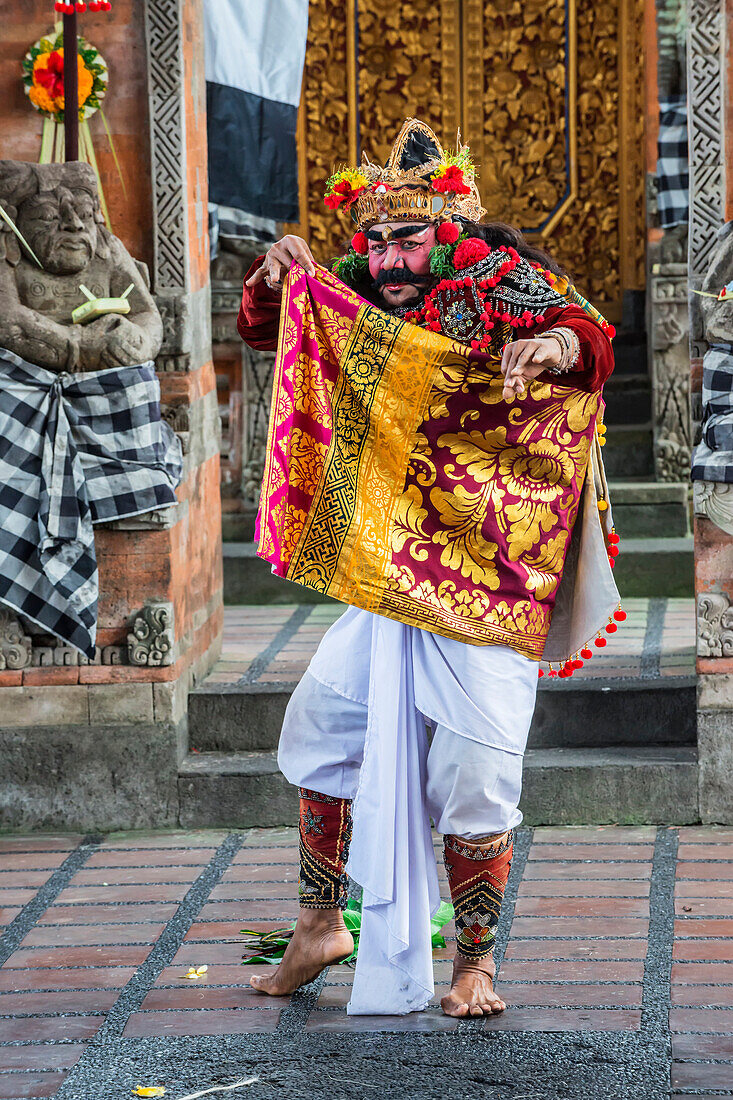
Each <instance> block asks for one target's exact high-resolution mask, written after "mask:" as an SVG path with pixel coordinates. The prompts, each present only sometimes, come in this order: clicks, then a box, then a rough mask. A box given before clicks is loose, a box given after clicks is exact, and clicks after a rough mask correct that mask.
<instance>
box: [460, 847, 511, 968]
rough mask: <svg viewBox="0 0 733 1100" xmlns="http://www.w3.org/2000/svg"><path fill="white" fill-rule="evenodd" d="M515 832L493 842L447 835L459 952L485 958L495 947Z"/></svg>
mask: <svg viewBox="0 0 733 1100" xmlns="http://www.w3.org/2000/svg"><path fill="white" fill-rule="evenodd" d="M513 841H514V834H513V832H512V831H509V832H508V833H504V834H503V836H499V837H497V838H496V839H495V840H492V841H488V840H486V841H481V840H478V841H467V840H464V839H463V838H462V837H460V836H450V835H449V836H446V837H445V838H444V841H443V859H444V862H445V869H446V872H447V875H448V882H449V883H450V892H451V898H452V900H453V908H454V909H455V914H456V940H457V948H458V953H459V954H460V955H463V956H464V957H465V958H467V959H483V958H485V957H486V956H487V955H490V954H491V952H492V951H493V950H494V940H495V939H496V926H497V924H498V923H499V912H500V910H501V903H502V900H503V897H504V889H505V887H506V881H507V879H508V877H509V868H510V867H511V863H512V848H513Z"/></svg>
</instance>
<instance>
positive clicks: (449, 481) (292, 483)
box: [257, 266, 613, 659]
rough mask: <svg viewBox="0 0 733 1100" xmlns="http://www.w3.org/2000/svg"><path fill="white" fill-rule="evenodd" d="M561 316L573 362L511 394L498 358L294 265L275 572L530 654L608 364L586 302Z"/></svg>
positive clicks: (544, 625) (278, 435)
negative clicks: (505, 393) (568, 329)
mask: <svg viewBox="0 0 733 1100" xmlns="http://www.w3.org/2000/svg"><path fill="white" fill-rule="evenodd" d="M556 312H557V318H555V317H552V318H550V317H548V318H547V327H549V324H550V323H557V321H558V318H559V317H562V323H563V324H567V323H572V326H573V328H574V329H575V331H576V332H577V333H578V334H579V338H580V343H581V350H582V353H583V355H584V357H585V358H584V362H583V368H584V369H583V370H581V371H580V372H578V374H577V376H576V375H575V374H573V375H572V376H558V377H556V376H552V375H549V374H545V375H542V376H540V378H538V379H536V380H535V381H533V382H532V383H530V385H529V386H528V387H527V389H526V391H525V393H524V394H522V395H520V396H518V397H515V398H514V399H512V400H511V401H510V402H506V401H505V400H504V399H503V397H502V388H503V378H502V375H501V371H500V369H499V360H498V359H496V358H494V357H490V356H487V355H484V354H482V353H479V352H476V351H473V350H472V349H471V348H469V347H467V346H466V345H464V344H461V343H458V342H456V341H453V340H450V339H447V338H446V337H444V336H442V335H439V334H437V333H434V332H429V331H426V330H424V329H422V328H419V327H417V326H415V325H412V324H409V323H407V322H405V321H402V320H399V319H398V318H396V317H393V316H390V315H388V314H386V313H384V312H383V311H381V310H379V309H377V308H376V307H374V306H372V305H370V304H369V303H368V302H365V301H364V300H363V299H362V298H360V297H359V296H358V295H357V294H356V293H355V292H354V291H352V290H350V289H349V288H348V287H346V286H345V285H344V284H343V283H341V282H340V281H339V280H338V279H337V278H336V277H335V276H333V275H331V274H330V273H329V272H328V271H326V270H324V269H323V268H318V269H317V273H316V275H315V276H307V275H306V274H305V272H304V271H303V270H302V269H301V268H299V267H297V266H295V267H294V268H293V269H292V271H291V273H290V275H289V277H288V279H287V283H286V288H285V292H284V295H283V304H282V310H281V314H280V338H279V346H278V356H277V361H276V365H275V378H274V391H273V401H272V412H271V419H270V430H269V438H268V449H267V460H266V466H265V475H264V481H263V491H262V500H261V506H260V514H259V517H258V532H257V537H258V539H259V551H258V552H259V554H260V556H261V557H263V558H265V559H266V560H267V561H269V562H271V564H272V567H273V572H274V573H276V574H277V575H278V576H281V577H285V578H287V579H288V580H291V581H295V582H296V583H298V584H302V585H305V586H306V587H308V588H313V589H315V590H316V591H319V592H323V593H325V594H327V595H329V596H332V597H335V598H336V599H339V600H343V601H344V602H346V603H349V604H354V605H355V606H357V607H361V608H364V609H366V610H368V611H372V612H375V613H377V614H380V615H385V616H387V617H389V618H394V619H397V620H399V621H400V622H403V623H408V624H411V625H414V626H418V627H422V628H425V629H427V630H431V631H433V632H435V633H438V634H443V635H446V636H448V637H452V638H458V639H460V640H463V641H466V642H470V643H473V644H479V645H481V644H504V645H508V646H511V647H512V648H514V649H516V650H517V651H519V652H520V653H523V654H525V655H526V656H528V657H531V658H535V659H539V658H540V657H541V655H542V651H543V647H544V643H545V639H546V637H547V633H548V630H549V626H550V617H551V615H552V609H553V606H554V602H555V595H556V592H557V587H558V583H559V579H560V575H561V573H562V568H563V563H564V560H565V555H566V552H567V548H568V543H569V540H570V535H571V531H572V527H573V523H574V521H575V517H576V514H577V511H578V504H579V500H580V494H581V490H582V487H583V482H584V479H585V475H586V468H587V465H588V456H589V452H590V445H591V440H592V437H593V432H594V430H595V424H596V417H597V415H598V412H599V406H600V405H601V387H602V384H603V381H605V378H606V377H607V375H608V374H609V373H610V371H611V369H612V362H613V360H612V355H611V353H610V345H609V341H608V338H607V336H605V334H604V333H603V332H602V331H601V329H600V328H599V327H598V326H597V325H596V324H595V323H594V322H593V321H592V320H591V319H590V318H589V317H588V316H587V315H586V314H584V313H583V312H582V310H581V309H579V308H576V307H573V306H569V307H567V309H564V310H557V311H556ZM586 360H587V362H586ZM590 360H592V362H590ZM571 377H572V379H573V383H574V384H573V385H569V384H567V383H568V382H569V381H570V379H571ZM580 385H582V386H584V387H585V388H582V389H581V388H578V387H579V386H580Z"/></svg>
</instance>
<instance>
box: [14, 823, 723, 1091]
mask: <svg viewBox="0 0 733 1100" xmlns="http://www.w3.org/2000/svg"><path fill="white" fill-rule="evenodd" d="M296 879H297V847H296V836H295V832H294V831H293V830H252V831H249V832H243V833H231V834H226V833H217V832H192V833H182V832H179V833H147V834H141V833H138V834H114V835H109V836H106V837H99V836H93V837H72V836H43V835H36V836H28V837H21V836H3V837H0V926H2V937H1V938H0V964H1V965H0V1100H11V1098H12V1100H20V1098H26V1097H41V1096H56V1097H58V1100H92V1098H94V1100H97V1098H99V1100H113V1098H117V1097H120V1098H122V1097H129V1096H130V1095H132V1093H131V1090H132V1089H133V1088H134V1087H135V1086H137V1085H163V1086H165V1088H166V1094H165V1095H166V1097H171V1098H176V1097H181V1096H183V1095H185V1094H188V1093H189V1092H193V1091H195V1090H197V1089H204V1088H206V1087H209V1086H212V1085H214V1084H216V1083H222V1084H226V1083H231V1082H234V1081H236V1080H238V1079H241V1078H243V1077H247V1076H249V1075H254V1076H257V1077H258V1081H257V1082H256V1083H254V1084H253V1085H250V1086H247V1087H246V1088H244V1089H242V1090H241V1092H234V1093H230V1094H226V1093H224V1094H222V1095H232V1096H237V1095H247V1096H249V1097H252V1098H258V1100H259V1098H260V1097H268V1098H269V1097H278V1098H279V1097H318V1098H320V1097H324V1098H326V1097H329V1098H331V1097H369V1096H373V1095H379V1094H381V1097H403V1096H411V1097H420V1098H423V1097H425V1098H429V1097H430V1098H432V1097H436V1098H438V1097H445V1096H450V1097H470V1096H474V1095H479V1096H482V1097H488V1098H490V1100H549V1098H557V1100H560V1098H563V1100H567V1098H569V1097H572V1098H576V1097H577V1098H578V1100H587V1098H596V1097H598V1098H604V1100H605V1098H609V1100H610V1098H611V1097H613V1098H614V1100H662V1098H668V1097H670V1096H671V1097H673V1098H675V1100H679V1098H681V1097H683V1096H700V1095H702V1096H713V1095H715V1096H720V1095H728V1096H730V1095H733V829H722V828H720V829H718V828H702V827H695V828H680V829H666V828H660V829H654V828H620V827H616V826H606V827H596V828H542V829H539V828H538V829H535V830H533V831H532V830H528V829H521V830H520V831H519V834H518V839H517V845H516V855H515V860H514V864H513V867H512V872H511V877H510V881H509V887H508V891H507V900H506V904H505V906H504V910H503V914H502V922H501V926H500V931H499V940H498V947H497V957H498V959H499V961H500V963H501V978H500V989H501V992H502V995H503V996H504V997H505V999H506V1000H507V1002H508V1003H509V1005H510V1006H511V1007H510V1008H509V1010H508V1011H507V1012H506V1014H504V1015H503V1016H501V1017H498V1018H494V1019H490V1020H486V1021H456V1020H450V1019H448V1018H446V1017H444V1016H443V1015H442V1014H441V1013H440V1011H439V1009H438V1008H437V1006H436V1007H432V1008H430V1009H429V1010H428V1011H426V1012H424V1013H421V1014H413V1015H411V1016H407V1017H392V1018H387V1017H374V1018H370V1017H347V1016H346V1014H345V1009H344V1005H345V1003H346V1001H347V999H348V996H349V986H350V983H351V979H352V971H351V970H350V969H349V968H348V967H345V966H335V967H332V968H331V969H330V970H329V971H328V973H327V974H326V975H325V977H322V978H321V979H320V980H319V981H317V982H315V983H313V985H312V986H310V987H307V988H305V989H304V990H302V991H299V992H298V993H297V994H295V995H294V996H293V997H292V998H283V999H281V1000H277V1001H273V1000H268V999H266V998H263V997H261V996H260V995H258V994H256V993H255V992H254V991H253V990H251V989H250V988H249V987H248V985H247V984H246V980H247V977H248V975H249V974H250V973H251V972H252V969H253V968H252V967H251V966H243V965H241V957H242V953H243V949H244V948H243V937H242V936H241V934H240V929H241V928H242V927H244V926H245V925H246V926H250V927H254V928H258V929H265V928H270V927H273V926H276V925H277V924H278V923H282V922H284V921H287V920H289V919H292V918H293V917H294V916H295V913H296V903H295V901H294V894H295V883H296ZM441 883H442V887H443V894H444V896H446V894H447V890H446V884H445V878H444V876H443V875H442V869H441ZM445 931H446V935H447V936H448V937H450V936H451V935H452V928H451V927H450V926H448V927H447V928H446V930H445ZM451 954H452V944H451V943H450V942H449V944H448V947H447V948H446V949H445V950H440V951H436V953H435V977H436V986H437V990H436V996H439V995H440V991H441V989H442V988H444V987H445V985H446V982H447V981H448V977H449V969H450V962H449V959H450V956H451ZM199 966H207V967H208V971H207V972H206V974H205V976H204V977H203V978H201V979H200V980H197V981H190V980H187V979H186V978H185V977H184V975H185V974H186V973H187V971H188V969H189V968H190V967H199ZM257 969H261V967H258V968H257Z"/></svg>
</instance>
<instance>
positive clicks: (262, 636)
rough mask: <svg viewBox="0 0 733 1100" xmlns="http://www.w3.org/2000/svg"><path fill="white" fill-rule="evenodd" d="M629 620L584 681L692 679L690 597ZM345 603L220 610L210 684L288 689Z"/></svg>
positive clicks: (633, 611) (658, 603) (648, 605)
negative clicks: (219, 643)
mask: <svg viewBox="0 0 733 1100" xmlns="http://www.w3.org/2000/svg"><path fill="white" fill-rule="evenodd" d="M623 607H624V610H625V611H626V613H627V615H628V618H627V620H626V621H625V622H624V623H621V624H620V626H619V629H618V631H617V632H616V633H615V634H612V635H608V636H607V645H606V647H605V648H604V649H602V650H597V651H596V652H595V654H594V656H593V658H592V660H590V661H588V662H587V664H586V665H585V667H584V668H582V669H580V670H579V671H578V672H576V674H575V678H576V679H578V680H581V679H599V678H601V679H617V678H619V677H624V678H632V679H636V678H638V677H643V678H651V677H656V676H662V677H668V676H669V677H677V676H690V675H692V674H693V673H694V669H695V605H694V600H692V599H628V600H625V601H624V604H623ZM343 610H344V608H343V605H342V604H333V603H331V604H316V605H300V606H298V605H295V604H291V605H280V606H274V607H273V606H269V607H257V606H240V607H226V608H225V609H224V644H223V650H222V656H221V660H220V661H219V662H218V664H217V665H216V666H215V667H214V670H213V671H212V673H211V674H210V675H209V677H208V679H207V683H208V684H255V683H256V684H283V683H288V684H290V683H293V682H295V681H297V680H299V679H300V677H301V676H302V675H303V673H304V672H305V669H306V667H307V665H308V662H309V660H310V658H311V656H312V655H313V653H314V652H315V649H316V647H317V646H318V643H319V642H320V640H321V638H322V637H323V635H324V634H325V633H326V631H327V630H328V628H329V626H331V624H332V623H333V622H335V620H336V619H337V618H338V617H339V615H341V614H342V613H343Z"/></svg>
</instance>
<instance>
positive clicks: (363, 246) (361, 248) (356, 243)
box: [351, 230, 369, 256]
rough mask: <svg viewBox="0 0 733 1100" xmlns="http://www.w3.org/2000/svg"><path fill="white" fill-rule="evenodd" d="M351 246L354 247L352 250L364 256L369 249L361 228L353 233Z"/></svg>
mask: <svg viewBox="0 0 733 1100" xmlns="http://www.w3.org/2000/svg"><path fill="white" fill-rule="evenodd" d="M351 247H352V248H353V249H354V252H358V253H359V255H360V256H366V254H367V252H368V251H369V242H368V241H367V239H366V234H365V233H362V232H361V230H360V231H359V232H358V233H355V234H354V236H353V237H352V238H351Z"/></svg>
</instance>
